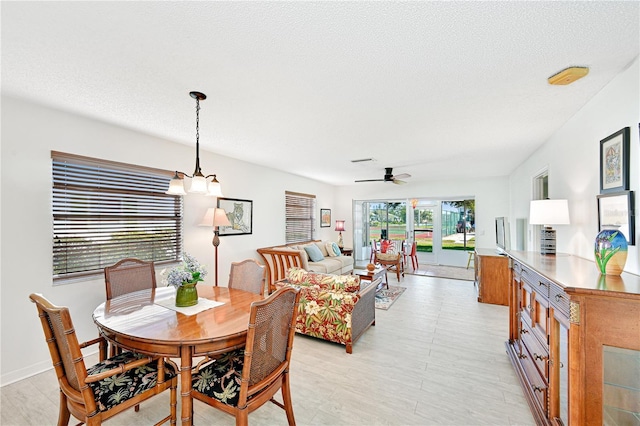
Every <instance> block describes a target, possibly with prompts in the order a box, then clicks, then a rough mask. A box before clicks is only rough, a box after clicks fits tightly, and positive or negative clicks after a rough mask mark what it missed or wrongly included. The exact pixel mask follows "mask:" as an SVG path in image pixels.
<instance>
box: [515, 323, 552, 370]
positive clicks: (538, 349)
mask: <svg viewBox="0 0 640 426" xmlns="http://www.w3.org/2000/svg"><path fill="white" fill-rule="evenodd" d="M521 327H522V328H521V330H522V331H521V335H520V338H521V340H522V343H523V345H524V347H525V348H526V350H527V351H528V352H529V355H530V356H531V359H532V361H533V363H534V364H535V366H536V367H537V368H538V372H539V373H540V375H541V376H543V377H544V378H545V380H547V381H548V380H549V369H548V362H547V361H548V359H549V351H548V349H547V348H548V346H547V347H545V345H543V344H541V343H540V341H539V340H538V339H537V338H536V337H535V336H534V335H533V332H532V330H531V328H529V326H528V325H527V324H525V323H522V324H521Z"/></svg>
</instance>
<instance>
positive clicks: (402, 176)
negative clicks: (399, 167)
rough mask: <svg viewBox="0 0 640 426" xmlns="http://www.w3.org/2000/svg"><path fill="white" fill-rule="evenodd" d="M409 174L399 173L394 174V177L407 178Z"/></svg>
mask: <svg viewBox="0 0 640 426" xmlns="http://www.w3.org/2000/svg"><path fill="white" fill-rule="evenodd" d="M410 177H411V175H410V174H409V173H400V174H399V175H395V176H394V177H393V178H394V179H407V178H410Z"/></svg>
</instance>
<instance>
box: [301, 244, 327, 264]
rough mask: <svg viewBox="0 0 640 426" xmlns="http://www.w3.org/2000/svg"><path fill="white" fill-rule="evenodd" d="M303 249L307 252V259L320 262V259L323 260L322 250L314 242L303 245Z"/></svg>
mask: <svg viewBox="0 0 640 426" xmlns="http://www.w3.org/2000/svg"><path fill="white" fill-rule="evenodd" d="M304 251H306V252H307V254H308V255H309V259H311V261H312V262H320V261H321V260H324V256H323V255H322V252H321V251H320V249H319V248H318V246H317V245H315V244H311V245H308V246H305V248H304Z"/></svg>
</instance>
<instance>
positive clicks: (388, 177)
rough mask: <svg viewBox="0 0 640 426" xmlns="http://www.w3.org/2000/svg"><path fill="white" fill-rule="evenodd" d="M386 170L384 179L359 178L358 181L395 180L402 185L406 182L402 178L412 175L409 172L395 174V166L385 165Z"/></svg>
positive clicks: (394, 181)
mask: <svg viewBox="0 0 640 426" xmlns="http://www.w3.org/2000/svg"><path fill="white" fill-rule="evenodd" d="M384 170H385V171H384V178H382V179H363V180H357V181H356V182H393V183H395V184H397V185H401V184H403V183H406V182H405V181H403V180H400V179H406V178H410V177H411V175H410V174H409V173H400V174H399V175H396V176H394V175H393V167H385V169H384Z"/></svg>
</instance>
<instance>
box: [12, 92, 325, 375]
mask: <svg viewBox="0 0 640 426" xmlns="http://www.w3.org/2000/svg"><path fill="white" fill-rule="evenodd" d="M194 137H195V135H194ZM194 145H195V141H194ZM51 150H56V151H63V152H69V153H74V154H79V155H85V156H90V157H97V158H103V159H107V160H113V161H120V162H126V163H131V164H139V165H143V166H149V167H156V168H161V169H168V170H174V169H179V170H184V171H191V170H192V169H193V166H194V161H195V146H187V145H182V144H177V143H173V142H170V141H167V140H162V139H159V138H155V137H152V136H148V135H144V134H140V133H137V132H133V131H130V130H127V129H123V128H119V127H115V126H112V125H109V124H105V123H102V122H98V121H94V120H90V119H87V118H83V117H80V116H77V115H73V114H68V113H65V112H61V111H57V110H53V109H50V108H46V107H42V106H38V105H35V104H31V103H28V102H25V101H22V100H17V99H13V98H8V97H3V98H2V159H1V161H2V182H1V185H2V186H1V195H2V216H1V235H2V240H1V251H0V253H1V264H2V269H1V276H0V277H1V278H0V291H1V296H2V297H1V305H0V307H1V311H0V313H1V327H0V330H1V332H0V337H1V339H2V344H1V345H0V346H1V349H0V360H1V377H0V383H2V384H3V385H4V384H8V383H10V382H13V381H15V380H18V379H21V378H23V377H25V376H28V375H31V374H34V373H35V372H38V371H41V370H44V369H48V368H50V367H51V361H50V358H49V354H48V350H47V347H46V345H45V342H44V338H43V334H42V329H41V326H40V323H39V320H38V317H37V315H36V308H35V306H34V305H33V304H32V303H31V302H30V301H29V299H28V296H29V294H30V293H42V294H43V295H44V296H45V297H47V298H49V299H50V300H51V301H52V302H53V303H55V304H57V305H62V306H68V307H69V308H70V311H71V315H72V317H73V319H74V325H75V327H76V330H77V333H78V337H79V339H80V340H81V341H83V340H88V339H91V338H94V337H96V335H97V332H96V329H95V326H94V324H93V322H92V320H91V314H92V312H93V309H94V308H95V307H96V306H97V305H99V304H100V303H101V302H103V301H104V298H105V289H104V279H103V278H96V279H93V280H84V281H78V282H74V283H68V284H64V285H56V286H53V283H52V278H51V270H52V255H51V238H52V236H51V229H52V223H51V222H52V219H51V154H50V152H51ZM201 154H202V155H201V165H202V168H203V171H204V172H207V173H214V172H215V173H217V175H218V179H219V180H220V182H221V184H222V190H223V193H224V195H225V197H228V198H240V199H248V200H253V209H254V211H253V234H252V235H246V236H225V237H221V244H220V247H219V264H220V268H219V282H220V283H221V285H226V283H227V281H228V275H229V266H228V265H229V264H230V262H232V261H237V260H242V259H245V258H249V257H254V258H258V254H257V253H256V251H255V250H256V248H258V247H264V246H269V245H276V244H281V243H284V232H285V231H284V219H283V218H284V192H285V191H286V190H289V191H297V192H305V193H311V194H315V195H316V196H317V201H318V207H324V208H331V209H332V211H335V209H336V208H335V205H334V198H333V197H334V195H333V191H334V188H333V187H332V186H329V185H325V184H322V183H319V182H316V181H312V180H309V179H305V178H301V177H298V176H294V175H290V174H287V173H282V172H278V171H275V170H271V169H268V168H264V167H258V166H254V165H251V164H248V163H245V162H242V161H238V160H234V159H230V158H226V157H221V156H217V155H213V154H211V153H207V152H202V153H201ZM214 203H215V199H213V198H208V197H204V196H194V195H187V196H186V197H185V209H184V218H185V219H184V224H185V249H186V250H187V251H189V252H191V253H192V254H194V255H195V256H196V257H197V258H198V259H199V260H200V261H201V262H202V263H204V264H206V265H207V266H208V270H209V271H210V274H209V275H208V277H207V279H206V281H205V283H206V284H209V285H211V284H213V266H214V265H213V262H214V261H213V246H212V244H211V239H212V236H213V233H212V229H211V228H203V227H199V226H197V224H198V223H199V222H200V220H201V218H202V216H204V213H205V212H206V209H207V208H208V207H212V206H213V205H214ZM318 213H319V212H318ZM334 217H335V216H334ZM318 221H319V219H318ZM317 229H318V232H319V237H320V238H325V239H329V238H332V239H333V238H334V234H335V232H334V231H333V230H332V228H320V227H319V223H318V228H317Z"/></svg>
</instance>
